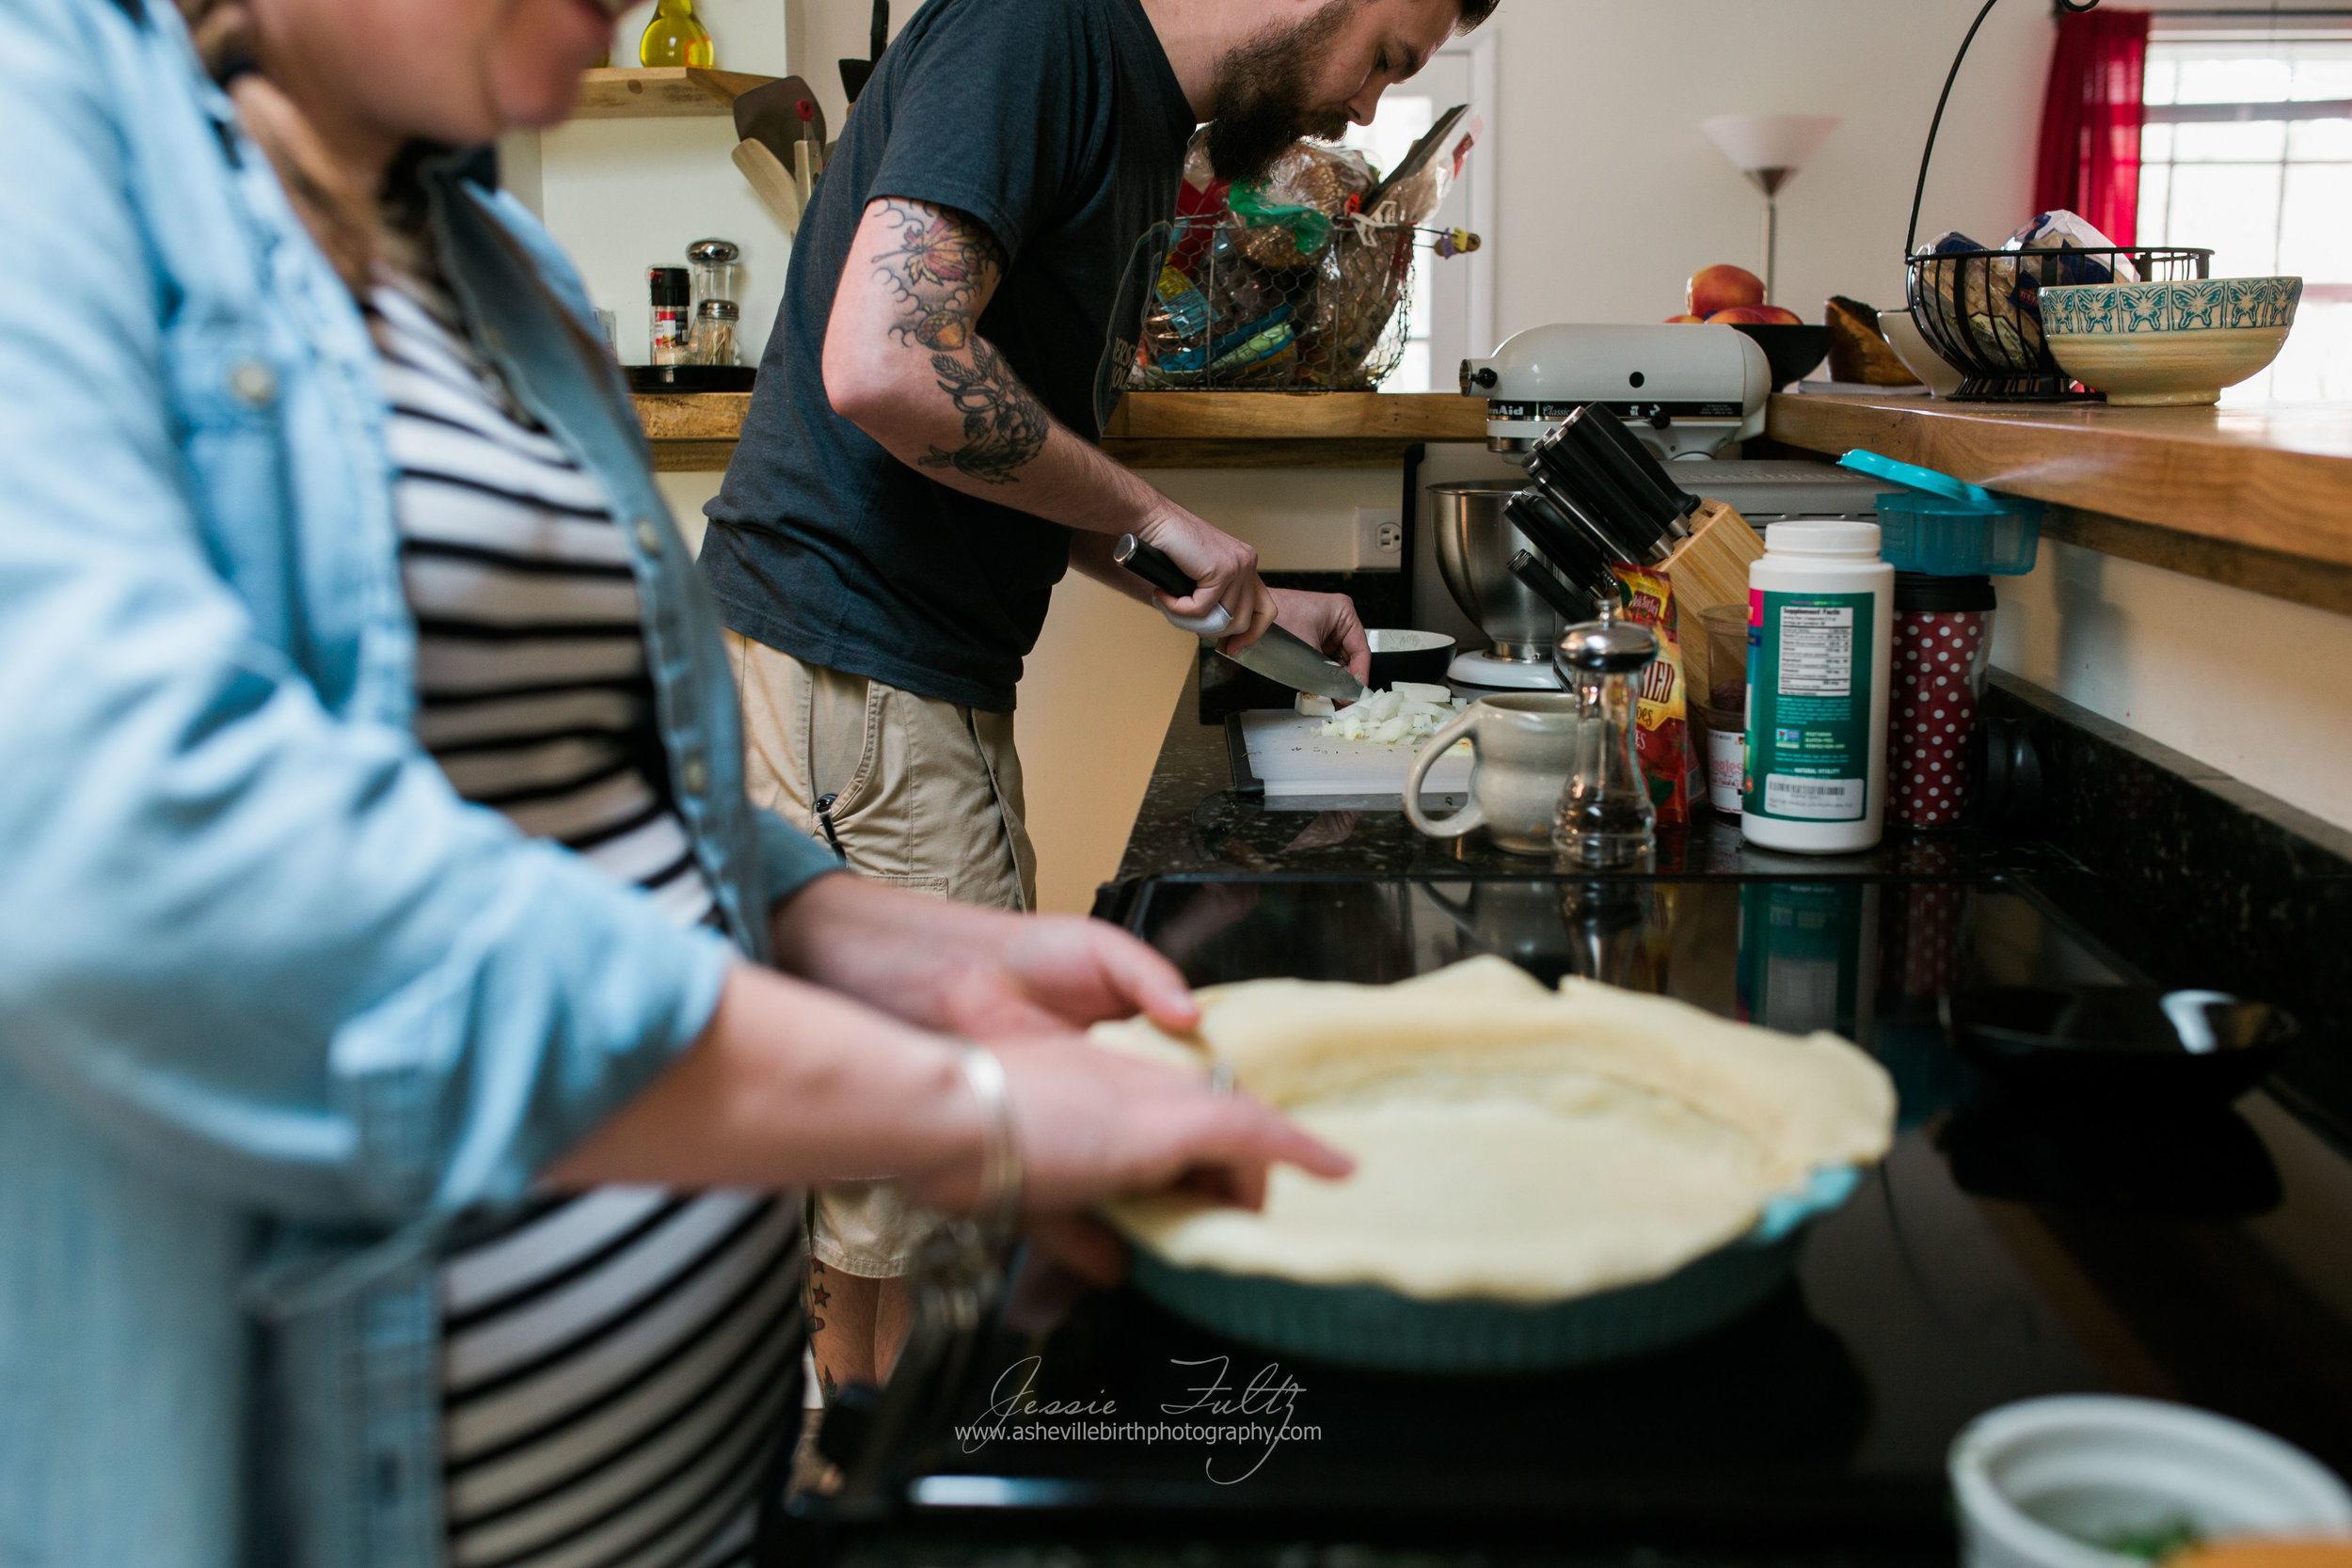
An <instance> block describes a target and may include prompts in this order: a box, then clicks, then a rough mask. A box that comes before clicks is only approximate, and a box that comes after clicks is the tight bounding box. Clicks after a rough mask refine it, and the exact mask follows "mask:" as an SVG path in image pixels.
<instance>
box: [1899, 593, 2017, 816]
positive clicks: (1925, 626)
mask: <svg viewBox="0 0 2352 1568" xmlns="http://www.w3.org/2000/svg"><path fill="white" fill-rule="evenodd" d="M1993 610H1994V596H1993V579H1992V578H1989V577H1968V578H1944V577H1931V576H1930V575H1929V574H1927V573H1925V572H1898V573H1896V574H1895V689H1894V692H1893V700H1892V701H1890V702H1889V703H1888V704H1887V705H1886V712H1887V731H1888V734H1887V745H1886V780H1887V791H1888V803H1889V805H1891V806H1892V807H1893V815H1894V818H1895V820H1896V821H1898V822H1899V823H1901V824H1903V825H1904V826H1905V827H1908V828H1956V827H1958V826H1960V825H1961V823H1962V822H1963V821H1964V820H1965V819H1966V817H1967V813H1968V736H1970V734H1971V733H1973V732H1974V731H1975V729H1976V727H1977V709H1978V706H1979V704H1980V703H1981V702H1982V700H1983V697H1984V672H1985V664H1986V661H1987V660H1988V659H1990V658H1991V657H1992V653H1993Z"/></svg>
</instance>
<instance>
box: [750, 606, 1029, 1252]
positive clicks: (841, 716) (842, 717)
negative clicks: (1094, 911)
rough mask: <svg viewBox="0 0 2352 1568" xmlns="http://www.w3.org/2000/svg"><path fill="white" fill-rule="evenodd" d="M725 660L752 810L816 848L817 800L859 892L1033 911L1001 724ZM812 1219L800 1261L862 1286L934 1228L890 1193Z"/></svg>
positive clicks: (1017, 768) (819, 832)
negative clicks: (859, 883) (882, 888)
mask: <svg viewBox="0 0 2352 1568" xmlns="http://www.w3.org/2000/svg"><path fill="white" fill-rule="evenodd" d="M727 657H728V659H729V661H730V662H731V663H732V664H733V665H734V668H735V684H736V688H737V689H738V690H739V691H740V692H741V693H742V702H743V750H744V759H743V761H744V784H745V788H746V790H747V792H748V793H749V795H750V796H751V801H752V804H754V805H755V806H765V807H768V808H769V809H770V810H772V811H774V812H775V813H777V815H779V816H782V817H783V818H784V819H785V820H786V821H787V822H789V823H791V824H793V825H794V826H795V827H797V828H800V829H802V830H803V832H808V833H811V834H813V835H815V836H817V837H818V838H819V839H827V838H828V835H827V833H826V831H825V824H824V823H823V822H821V821H820V820H819V819H818V809H817V806H818V801H819V800H824V798H825V797H827V796H829V795H830V796H831V797H832V798H833V799H832V801H831V803H830V804H829V805H828V807H827V808H826V811H825V814H824V815H825V816H826V817H827V818H829V819H830V821H831V824H832V834H831V835H830V842H834V843H836V844H838V846H839V847H840V851H841V853H842V854H843V855H844V856H845V857H846V858H847V859H848V861H849V863H850V866H851V867H852V868H854V869H855V870H857V871H858V872H860V873H861V874H863V875H864V876H865V877H866V879H868V880H869V881H877V882H882V883H884V884H887V885H890V886H895V887H904V888H913V889H914V890H916V891H918V892H922V893H933V894H938V895H941V896H942V897H946V898H953V899H956V900H958V901H960V902H962V903H966V904H982V905H987V906H991V907H993V908H996V909H1007V910H1028V909H1031V908H1034V907H1035V905H1036V895H1037V855H1036V852H1035V851H1034V850H1033V849H1032V848H1031V847H1030V845H1029V834H1028V830H1027V829H1026V828H1025V826H1024V825H1023V821H1022V801H1021V759H1020V757H1019V756H1017V755H1016V754H1015V753H1014V752H1013V744H1012V715H1011V714H1009V713H982V712H979V711H978V710H977V709H974V708H967V707H960V706H958V705H956V704H954V703H946V702H941V701H939V700H938V699H936V698H932V697H918V696H916V695H915V694H914V693H913V692H911V691H902V690H900V689H898V688H897V687H893V686H884V685H883V684H882V682H880V681H877V680H869V679H867V678H866V676H864V675H850V674H844V673H841V672H839V671H837V670H826V669H822V668H819V667H818V666H817V665H813V664H804V663H803V662H802V661H801V660H799V659H797V658H794V657H792V656H791V655H789V654H781V653H778V652H776V650H774V649H773V648H771V647H768V646H767V645H765V644H764V643H759V642H755V641H751V640H750V639H749V638H745V637H741V636H739V635H737V634H736V633H734V632H729V633H727ZM811 1209H812V1213H811V1220H812V1224H811V1227H810V1246H811V1250H812V1251H813V1252H814V1253H815V1254H816V1256H817V1257H818V1259H820V1260H822V1261H823V1262H824V1264H825V1266H826V1267H828V1268H834V1269H841V1270H844V1271H845V1272H847V1273H850V1274H853V1275H863V1276H865V1277H866V1278H868V1279H880V1278H888V1277H892V1276H895V1275H902V1274H904V1273H906V1271H907V1266H908V1264H909V1262H910V1261H911V1260H912V1259H913V1258H914V1250H915V1248H916V1247H917V1246H918V1245H919V1244H920V1243H921V1242H922V1240H923V1238H924V1236H925V1235H926V1234H927V1233H928V1232H929V1230H930V1227H931V1225H932V1223H933V1220H932V1217H931V1215H930V1213H928V1212H925V1211H923V1210H921V1209H918V1208H916V1207H915V1206H914V1205H913V1204H910V1203H909V1202H907V1200H906V1199H905V1198H904V1197H903V1196H901V1195H900V1194H899V1192H898V1187H897V1186H896V1185H895V1184H894V1183H892V1182H889V1181H852V1182H845V1183H842V1184H840V1185H838V1186H834V1187H829V1188H826V1189H824V1190H823V1191H821V1192H819V1193H818V1195H817V1196H816V1199H815V1201H814V1202H813V1204H812V1205H811Z"/></svg>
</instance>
